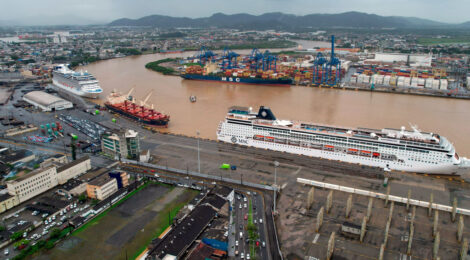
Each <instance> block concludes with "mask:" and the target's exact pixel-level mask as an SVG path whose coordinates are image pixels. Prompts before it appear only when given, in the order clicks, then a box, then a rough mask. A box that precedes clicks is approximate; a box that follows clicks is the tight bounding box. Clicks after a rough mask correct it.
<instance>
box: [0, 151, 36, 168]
mask: <svg viewBox="0 0 470 260" xmlns="http://www.w3.org/2000/svg"><path fill="white" fill-rule="evenodd" d="M35 158H36V156H35V155H34V153H33V152H31V151H30V150H26V149H15V150H12V149H6V150H3V151H2V152H0V163H1V164H9V165H16V164H19V163H28V162H30V161H32V160H34V159H35Z"/></svg>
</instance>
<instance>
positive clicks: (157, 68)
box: [145, 58, 177, 75]
mask: <svg viewBox="0 0 470 260" xmlns="http://www.w3.org/2000/svg"><path fill="white" fill-rule="evenodd" d="M172 61H177V59H171V58H167V59H163V60H157V61H152V62H149V63H147V64H145V68H147V69H151V70H153V71H156V72H160V73H163V75H172V74H174V73H175V72H176V71H175V70H174V69H173V68H167V67H163V66H160V64H161V63H165V62H172Z"/></svg>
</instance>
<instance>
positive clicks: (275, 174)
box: [274, 161, 279, 212]
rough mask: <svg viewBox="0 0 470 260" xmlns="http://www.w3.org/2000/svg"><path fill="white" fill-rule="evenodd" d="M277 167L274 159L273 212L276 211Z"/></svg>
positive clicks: (277, 163)
mask: <svg viewBox="0 0 470 260" xmlns="http://www.w3.org/2000/svg"><path fill="white" fill-rule="evenodd" d="M277 167H279V162H278V161H274V212H276V195H277V194H276V187H277Z"/></svg>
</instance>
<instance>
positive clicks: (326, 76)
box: [312, 35, 341, 86]
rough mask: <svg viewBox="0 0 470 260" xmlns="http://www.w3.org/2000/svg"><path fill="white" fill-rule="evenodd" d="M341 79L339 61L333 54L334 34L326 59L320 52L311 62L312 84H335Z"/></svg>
mask: <svg viewBox="0 0 470 260" xmlns="http://www.w3.org/2000/svg"><path fill="white" fill-rule="evenodd" d="M340 81H341V61H340V60H339V59H338V57H336V55H335V36H334V35H332V36H331V53H330V58H329V59H327V58H326V57H325V56H324V55H323V54H322V53H321V52H319V53H317V56H316V57H315V60H314V62H313V80H312V84H313V85H325V84H326V85H329V86H336V85H338V84H339V82H340Z"/></svg>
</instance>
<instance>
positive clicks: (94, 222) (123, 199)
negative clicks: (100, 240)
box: [72, 182, 151, 235]
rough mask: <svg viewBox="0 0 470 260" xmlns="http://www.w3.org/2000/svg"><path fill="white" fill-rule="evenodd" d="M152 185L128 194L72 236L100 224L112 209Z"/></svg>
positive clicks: (143, 186) (145, 185)
mask: <svg viewBox="0 0 470 260" xmlns="http://www.w3.org/2000/svg"><path fill="white" fill-rule="evenodd" d="M149 183H151V182H146V183H145V184H144V185H142V186H140V187H139V188H137V189H136V190H133V191H132V192H130V193H129V194H127V195H126V196H125V197H124V198H122V199H121V200H119V201H118V202H116V203H114V204H113V205H112V206H111V207H109V208H108V209H107V210H105V211H103V212H102V213H101V214H99V215H98V216H96V217H95V218H94V219H92V220H90V221H89V222H88V223H86V224H85V225H83V226H81V227H79V228H78V229H76V230H75V231H74V232H73V233H72V235H78V234H79V233H80V232H82V231H83V230H85V229H86V228H88V227H89V226H91V225H94V224H96V222H98V221H99V220H100V219H101V218H103V217H104V216H106V214H108V212H109V211H110V210H112V209H114V208H115V207H117V206H119V205H120V204H121V203H123V202H124V201H126V200H127V199H129V198H130V197H132V196H133V195H134V194H136V193H137V192H139V191H140V190H142V189H143V188H145V187H147V185H148V184H149Z"/></svg>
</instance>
